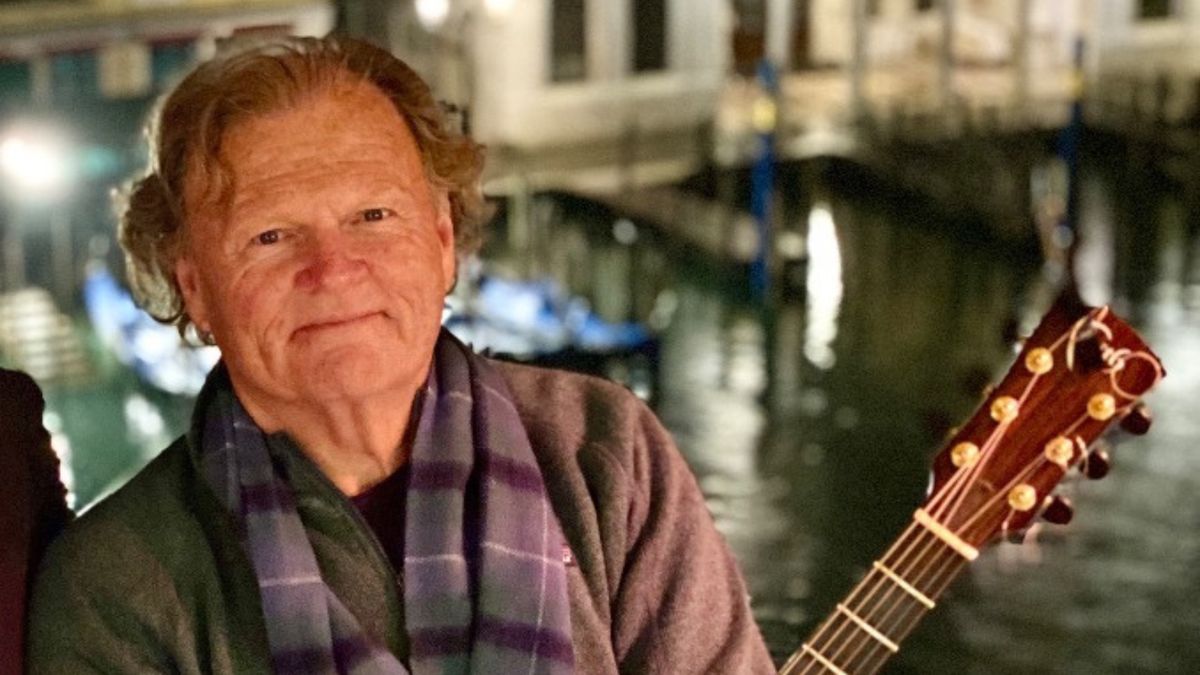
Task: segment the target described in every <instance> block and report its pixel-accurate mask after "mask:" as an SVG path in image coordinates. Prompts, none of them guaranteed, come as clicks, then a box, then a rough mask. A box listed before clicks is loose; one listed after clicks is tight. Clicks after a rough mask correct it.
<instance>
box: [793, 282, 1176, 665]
mask: <svg viewBox="0 0 1200 675" xmlns="http://www.w3.org/2000/svg"><path fill="white" fill-rule="evenodd" d="M1164 374H1165V371H1164V370H1163V366H1162V363H1161V362H1160V361H1159V359H1158V357H1156V356H1155V355H1154V353H1153V352H1151V351H1150V348H1149V347H1147V346H1146V343H1145V342H1143V341H1142V339H1141V338H1140V337H1139V336H1138V335H1137V333H1135V332H1134V331H1133V329H1132V328H1130V327H1129V326H1128V325H1127V324H1126V323H1125V322H1123V321H1122V320H1120V319H1119V318H1117V317H1116V316H1115V315H1114V314H1113V313H1112V312H1111V311H1110V310H1109V309H1108V308H1107V307H1100V308H1092V307H1085V306H1082V305H1073V306H1072V305H1070V304H1069V303H1063V302H1060V303H1059V304H1057V305H1056V306H1055V307H1054V308H1053V309H1052V310H1051V311H1050V313H1049V314H1048V315H1047V316H1046V317H1045V318H1044V319H1043V320H1042V322H1041V324H1039V325H1038V327H1037V328H1036V329H1035V330H1034V332H1033V334H1032V335H1031V336H1030V337H1029V338H1028V339H1027V340H1026V342H1025V345H1024V348H1023V349H1022V351H1021V353H1020V355H1019V356H1018V357H1017V360H1016V362H1015V363H1014V364H1013V366H1012V367H1011V368H1010V369H1009V371H1008V373H1007V374H1006V375H1005V377H1004V379H1003V380H1001V382H1000V384H999V385H998V386H997V387H995V388H994V389H993V390H992V391H991V392H990V393H989V394H988V395H987V396H986V397H985V400H984V403H983V405H982V406H981V407H980V409H979V410H978V411H976V412H975V414H974V415H973V416H972V417H971V418H970V419H969V420H968V421H967V422H966V424H964V425H963V426H962V427H960V428H959V429H958V430H957V431H954V432H952V433H951V435H950V438H949V440H948V441H947V442H946V445H945V447H944V448H943V449H942V450H941V452H939V453H938V455H937V457H936V458H935V460H934V462H933V482H932V485H931V487H930V491H929V495H928V497H927V498H926V499H925V502H924V503H923V504H921V506H920V507H919V508H918V509H917V510H916V512H915V513H914V514H913V519H912V522H911V524H909V525H908V527H907V528H905V530H904V531H903V532H902V533H901V534H900V536H899V537H898V538H897V539H896V541H895V542H894V543H893V544H892V545H891V547H890V548H888V549H887V552H886V553H884V554H883V556H882V557H880V558H879V559H878V560H876V561H875V562H874V563H872V565H871V569H870V571H869V572H868V573H867V574H866V576H865V577H864V578H863V579H862V581H861V582H859V584H858V585H857V586H855V587H854V589H853V590H852V591H850V594H849V595H847V596H846V597H845V599H843V600H842V601H841V602H840V603H838V604H837V607H836V609H835V610H834V611H833V612H832V613H831V614H830V615H829V616H828V617H827V618H826V619H825V620H824V621H823V622H822V623H821V624H820V625H819V627H818V628H817V629H816V631H815V632H814V633H813V634H812V635H811V636H809V638H808V640H807V641H805V642H804V644H803V645H802V646H801V647H800V649H798V650H797V651H796V652H795V653H794V654H792V656H791V658H789V659H788V661H787V662H786V663H785V664H784V665H783V668H782V669H781V670H780V671H779V672H780V675H817V674H821V673H824V674H830V673H832V674H833V675H860V674H866V673H874V672H876V671H878V670H879V669H880V668H881V667H882V666H883V665H884V664H885V663H886V662H887V660H888V659H889V658H890V657H891V656H892V655H893V654H895V653H896V652H898V651H899V649H900V643H901V642H902V641H903V640H904V639H905V637H907V636H908V635H909V633H910V632H911V631H912V630H913V628H914V627H915V626H916V625H917V623H918V622H919V621H920V620H921V619H922V618H923V617H924V616H925V614H926V613H928V612H929V611H930V610H932V609H933V608H934V606H935V605H936V603H937V600H938V597H939V596H940V595H941V594H942V592H943V591H944V590H945V589H946V587H947V586H949V585H950V583H951V582H952V581H954V579H955V578H956V577H957V576H958V575H959V573H960V572H961V571H962V570H963V569H964V568H965V567H966V565H967V564H968V563H970V562H971V561H972V560H975V558H976V557H977V556H978V555H979V549H980V548H981V547H983V546H985V545H986V544H988V543H989V542H992V541H994V540H996V539H999V538H1001V537H1004V536H1005V535H1011V534H1013V533H1017V532H1021V531H1023V530H1024V529H1026V528H1027V527H1028V526H1029V524H1030V523H1031V521H1033V520H1034V519H1035V518H1037V517H1038V516H1039V515H1042V516H1045V517H1046V518H1047V519H1048V520H1051V521H1056V520H1057V521H1059V522H1061V521H1063V520H1064V517H1063V516H1064V511H1065V512H1066V514H1067V516H1066V518H1065V519H1069V506H1067V505H1066V504H1065V502H1064V501H1063V500H1062V499H1061V498H1059V497H1056V496H1054V495H1053V494H1052V491H1053V489H1054V487H1055V486H1056V485H1058V483H1059V481H1061V480H1062V479H1063V477H1064V476H1066V475H1067V473H1068V471H1070V470H1071V469H1072V468H1075V467H1079V468H1082V469H1084V470H1089V469H1090V470H1091V472H1092V473H1093V474H1094V473H1097V471H1096V469H1097V468H1098V466H1097V465H1102V463H1103V460H1102V459H1098V458H1097V456H1096V455H1095V454H1094V453H1092V454H1091V458H1090V460H1089V447H1090V446H1091V444H1092V443H1093V441H1095V440H1096V438H1097V437H1098V436H1099V435H1100V434H1101V433H1102V432H1103V431H1104V430H1105V429H1106V428H1108V426H1109V425H1110V424H1112V423H1113V422H1115V421H1117V420H1124V421H1125V426H1127V427H1129V428H1130V429H1131V430H1133V431H1135V432H1136V431H1145V427H1146V426H1148V424H1149V418H1148V417H1145V416H1144V415H1143V413H1142V412H1141V408H1140V406H1139V400H1140V398H1141V397H1142V395H1143V394H1145V393H1146V392H1147V391H1149V390H1150V388H1151V387H1153V386H1154V385H1155V384H1157V383H1158V381H1159V380H1160V379H1162V377H1163V376H1164ZM1139 427H1140V428H1139ZM1089 461H1090V462H1091V463H1092V466H1091V467H1089Z"/></svg>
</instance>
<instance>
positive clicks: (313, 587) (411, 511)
mask: <svg viewBox="0 0 1200 675" xmlns="http://www.w3.org/2000/svg"><path fill="white" fill-rule="evenodd" d="M205 389H206V390H208V391H206V392H205V393H204V394H202V395H201V396H202V398H201V401H208V403H207V405H206V406H205V407H204V408H203V409H202V411H201V414H202V415H203V423H204V427H203V436H202V438H201V459H200V463H201V467H202V471H203V473H204V475H205V477H206V479H207V481H208V483H209V485H210V486H211V487H212V488H213V490H214V492H216V494H217V495H218V497H219V498H220V499H221V501H222V502H223V503H224V505H225V507H226V508H227V509H228V510H229V511H230V512H231V513H232V514H233V515H234V517H235V518H237V519H238V520H239V521H240V522H241V523H242V524H243V528H242V531H243V534H244V539H243V544H244V546H245V548H246V550H247V552H248V553H249V556H250V559H251V561H252V562H253V565H254V571H255V574H256V575H257V577H258V585H259V591H260V594H261V596H262V607H263V614H264V618H265V620H266V626H267V637H268V642H269V644H270V648H271V658H272V663H273V666H274V669H275V671H276V672H280V673H284V672H286V673H322V674H324V673H353V674H355V675H357V674H366V673H379V674H385V673H386V674H392V673H408V672H409V671H408V670H406V669H405V667H404V665H403V664H401V663H400V661H399V660H398V659H397V658H396V657H395V656H394V655H393V654H392V653H390V652H389V651H388V650H387V649H386V648H385V647H383V646H381V645H379V644H377V643H376V642H375V641H374V640H372V639H371V638H370V637H369V636H368V635H367V634H366V633H365V632H364V631H363V629H362V627H361V626H360V625H359V623H358V621H357V619H356V618H355V617H354V615H353V614H351V612H350V611H349V610H348V609H347V608H346V606H345V605H344V604H342V602H341V600H340V599H338V597H337V596H336V595H335V594H334V593H333V591H332V590H331V589H330V588H329V586H327V585H326V584H325V582H324V580H323V579H322V578H321V574H320V568H319V567H318V565H317V560H316V556H315V554H314V553H313V549H312V545H311V544H310V543H309V541H308V537H307V535H306V533H305V530H304V525H303V523H302V522H301V520H300V516H299V514H298V513H297V511H296V505H295V502H294V499H293V497H292V492H291V488H290V487H289V486H288V484H287V482H286V480H285V479H284V477H282V476H281V475H280V474H279V471H278V470H277V469H276V467H275V466H274V464H273V463H272V460H271V457H270V455H269V451H268V449H267V444H266V439H265V436H264V434H263V431H262V430H261V429H259V427H258V426H257V425H256V424H255V423H254V421H253V420H251V419H250V416H249V415H248V414H247V413H246V411H245V410H244V409H243V408H242V406H241V404H240V403H239V402H238V400H237V397H236V396H235V395H234V392H233V389H232V387H231V386H230V384H229V379H228V374H227V372H226V371H225V368H224V366H223V365H219V366H218V367H217V368H216V369H215V370H214V372H213V374H212V375H210V376H209V381H208V382H207V383H206V385H205ZM417 424H418V426H417V432H416V438H415V442H414V446H413V452H412V457H411V459H410V462H411V465H410V487H409V490H408V494H407V496H406V498H405V499H406V505H407V509H408V516H407V521H406V524H405V537H406V539H405V554H404V608H405V613H406V621H407V626H406V627H407V630H408V633H409V638H410V645H411V654H410V663H411V666H412V671H411V672H412V673H413V675H427V674H428V675H433V674H435V673H436V674H439V675H448V674H451V673H464V674H465V673H522V674H524V673H529V674H530V675H534V674H539V673H540V674H545V675H568V674H569V673H572V672H573V670H574V667H573V666H574V654H573V650H572V645H571V623H570V616H569V612H568V604H567V579H566V571H565V569H564V565H563V561H562V552H563V541H564V539H563V537H562V534H561V532H560V530H559V527H558V522H557V520H556V519H555V517H554V514H553V512H552V511H551V508H550V502H549V500H548V499H547V496H546V491H545V486H544V484H543V482H542V475H541V471H540V469H539V468H538V465H537V462H536V461H535V459H534V456H533V451H532V449H531V448H530V446H529V439H528V437H527V436H526V434H525V429H524V427H523V426H522V424H521V421H520V418H519V417H518V416H517V411H516V409H515V408H514V407H513V403H512V401H511V398H510V396H509V395H508V390H507V387H506V386H505V384H504V382H503V380H502V379H501V378H500V376H499V375H498V374H497V373H496V372H495V371H494V370H492V368H491V367H490V366H489V365H488V364H487V363H486V362H485V361H483V360H482V359H480V358H478V357H476V356H475V355H474V354H472V353H471V352H470V351H469V350H468V349H467V348H466V347H464V346H463V345H461V344H460V343H458V342H457V341H456V340H454V339H453V338H451V337H449V336H448V335H447V334H445V333H443V335H442V336H441V337H440V338H439V340H438V343H437V347H436V349H435V355H434V367H433V369H432V371H431V373H430V376H429V381H428V383H427V385H426V392H425V396H424V400H423V402H422V404H421V411H420V419H419V421H418V423H417ZM347 508H353V507H352V506H350V505H349V504H347Z"/></svg>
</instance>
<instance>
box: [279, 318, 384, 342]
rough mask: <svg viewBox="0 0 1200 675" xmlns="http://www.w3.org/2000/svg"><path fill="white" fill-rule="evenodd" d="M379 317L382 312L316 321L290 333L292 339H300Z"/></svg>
mask: <svg viewBox="0 0 1200 675" xmlns="http://www.w3.org/2000/svg"><path fill="white" fill-rule="evenodd" d="M381 315H383V312H366V313H364V314H356V315H354V316H348V317H345V318H340V319H331V320H328V321H317V322H314V323H310V324H305V325H303V326H301V327H299V328H297V329H296V330H295V331H294V332H293V333H292V337H300V336H302V335H306V334H312V333H318V332H321V331H325V330H331V329H337V328H346V327H349V326H352V325H354V324H357V323H361V322H363V321H367V320H368V319H373V318H375V317H376V316H381Z"/></svg>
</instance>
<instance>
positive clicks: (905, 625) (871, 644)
mask: <svg viewBox="0 0 1200 675" xmlns="http://www.w3.org/2000/svg"><path fill="white" fill-rule="evenodd" d="M1081 323H1082V320H1081V321H1080V322H1078V323H1077V324H1076V328H1075V331H1077V330H1078V328H1079V326H1080V324H1081ZM1075 331H1072V333H1071V338H1072V341H1073V339H1074V336H1075ZM1062 339H1063V338H1060V339H1059V340H1058V341H1056V343H1055V346H1057V344H1058V343H1061V341H1062ZM1135 357H1140V358H1145V359H1146V360H1147V361H1148V362H1149V363H1150V364H1151V365H1152V366H1153V367H1155V370H1156V376H1157V377H1156V381H1157V378H1161V367H1159V366H1157V364H1156V363H1155V362H1154V360H1153V358H1151V357H1149V356H1147V355H1144V354H1143V353H1142V352H1138V353H1136V355H1135ZM1122 365H1123V363H1122ZM1037 378H1038V376H1037V375H1035V376H1034V377H1033V378H1031V381H1030V382H1029V383H1028V384H1027V386H1026V390H1025V392H1024V393H1023V394H1022V397H1021V399H1022V400H1021V403H1024V401H1025V399H1026V398H1027V397H1028V395H1029V392H1030V391H1031V390H1032V388H1033V386H1034V384H1035V383H1036V380H1037ZM1112 379H1113V385H1114V387H1113V388H1114V390H1119V391H1120V393H1122V394H1124V393H1125V392H1124V391H1123V390H1120V388H1119V385H1118V383H1117V382H1116V381H1115V375H1114V376H1113V378H1112ZM1130 407H1131V406H1130ZM1078 423H1079V421H1077V422H1076V424H1074V425H1072V428H1075V427H1077V426H1078ZM995 431H999V429H997V430H995ZM996 435H1001V436H1002V435H1003V432H1001V433H1000V434H996V433H995V432H994V433H993V436H996ZM989 440H991V439H989ZM1043 464H1044V462H1043ZM973 468H977V467H973ZM1032 468H1034V467H1031V469H1032ZM1029 471H1030V469H1027V470H1026V472H1025V473H1028V472H1029ZM959 475H962V474H959ZM956 477H957V476H956ZM969 482H970V481H968V483H969ZM965 492H966V490H962V491H960V495H959V501H960V502H961V499H962V496H963V493H965ZM1005 492H1006V491H1002V492H1000V493H999V494H1000V495H1003V494H1005ZM942 494H943V495H945V494H948V492H947V491H943V492H942ZM957 506H958V504H957V503H956V507H957ZM976 515H978V513H977V514H976ZM913 527H915V525H910V526H909V528H908V529H907V530H906V531H905V534H903V535H902V536H901V538H900V540H898V541H897V544H898V543H899V542H900V541H902V540H903V539H905V538H906V537H907V536H908V534H909V532H910V531H911V530H912V528H913ZM932 543H935V544H936V543H939V542H938V540H937V538H936V537H934V541H933V542H932ZM912 545H913V542H910V543H909V544H908V546H906V549H908V548H911V546H912ZM895 546H896V545H895V544H894V545H893V547H892V548H895ZM926 548H927V549H928V547H926ZM890 552H891V549H889V552H888V553H885V555H884V559H885V560H886V559H887V557H888V556H889V555H890ZM942 552H943V553H944V554H945V555H946V556H947V561H949V565H946V564H942V565H939V566H938V568H939V569H937V570H935V571H934V574H933V576H932V577H931V581H934V582H937V580H938V577H939V576H942V575H944V573H945V571H950V572H951V573H950V574H948V575H945V579H943V580H941V581H940V582H937V583H936V590H935V591H934V597H937V596H939V595H940V594H941V593H942V592H943V591H944V589H945V587H947V586H948V585H949V583H951V582H952V581H953V580H954V579H955V578H956V577H957V572H958V570H957V569H956V568H960V567H961V566H962V565H963V564H964V563H965V560H963V559H962V558H961V556H959V555H957V553H956V552H954V551H950V550H947V549H943V550H942ZM906 553H907V551H906ZM921 553H923V552H919V553H918V557H917V559H916V560H915V561H914V566H919V565H920V559H921V558H922V557H923V556H922V555H921ZM936 554H937V551H936V549H935V556H936ZM903 557H906V556H902V558H901V559H902V560H903ZM955 563H957V564H955ZM929 567H930V566H926V569H928V568H929ZM871 576H872V573H868V575H867V577H866V578H864V579H863V581H862V582H860V583H859V585H858V586H856V588H855V590H854V591H853V592H852V593H851V595H850V596H849V597H848V598H847V601H846V604H845V605H843V606H844V607H846V608H847V609H850V611H852V612H854V613H855V614H856V615H857V614H858V613H860V612H861V613H864V614H866V615H867V616H868V617H872V618H873V617H874V615H875V614H876V613H877V612H872V611H869V610H868V611H866V612H863V609H862V608H863V607H865V606H866V603H867V602H869V600H870V599H871V598H872V597H873V596H874V594H875V592H876V591H877V590H878V588H879V587H880V586H879V585H878V583H876V585H875V587H874V588H871V590H870V591H869V592H868V593H867V596H866V598H865V599H864V600H862V601H861V602H862V606H861V607H858V608H854V601H853V598H854V597H855V596H856V595H857V594H858V593H859V592H861V590H862V589H864V588H867V587H869V584H870V578H871ZM881 576H882V575H881ZM881 581H882V579H880V582H881ZM896 590H897V588H896V585H895V584H892V585H890V586H886V587H884V593H883V596H882V597H881V598H879V599H878V600H877V602H876V607H879V606H881V605H885V612H886V613H885V614H884V615H883V618H882V619H880V620H879V623H880V624H885V623H892V622H888V621H887V617H889V616H890V614H891V611H892V610H894V609H895V608H896V607H897V606H899V607H900V608H901V612H902V614H901V618H900V620H899V622H898V624H894V625H898V627H899V631H898V632H897V631H894V630H884V631H880V633H881V634H883V635H895V636H897V639H895V640H893V641H894V642H896V643H898V642H899V641H900V640H903V638H904V637H906V636H907V635H908V632H909V631H911V630H912V628H913V627H915V625H916V623H917V622H918V621H919V620H920V618H922V617H923V615H924V614H925V612H926V611H927V610H922V609H921V607H922V606H920V605H917V604H915V603H913V602H911V600H910V602H909V603H908V604H907V605H898V604H897V603H896V602H895V601H891V600H887V598H888V596H889V595H890V594H891V593H892V592H894V591H896ZM900 590H902V589H900ZM905 593H907V591H905ZM900 597H904V596H900ZM910 609H915V610H917V611H916V613H915V615H912V616H909V617H907V618H905V617H904V614H906V613H910V612H908V610H910ZM839 614H842V612H841V611H837V612H834V613H833V614H831V615H830V617H829V618H828V619H827V620H826V622H824V623H823V624H822V626H821V628H819V629H818V631H817V632H816V633H814V636H813V638H812V639H811V640H810V641H809V643H808V646H809V647H810V648H813V649H815V648H816V647H815V644H816V643H817V642H818V641H819V640H820V638H821V635H822V634H823V633H824V632H826V631H827V630H828V628H829V627H830V626H831V625H832V624H833V623H835V622H836V619H837V617H838V615H839ZM860 618H862V617H860ZM851 622H852V620H851V619H850V618H849V617H844V618H843V619H842V621H841V624H842V625H841V626H840V627H839V628H838V630H837V631H836V632H835V633H834V635H833V636H831V637H830V638H829V641H832V640H833V639H835V638H836V637H837V635H839V634H840V633H841V632H842V629H844V628H845V627H846V626H847V625H850V624H851ZM883 627H884V628H885V629H886V628H887V626H886V625H885V626H883ZM860 630H861V628H860ZM877 630H878V629H877ZM862 632H863V633H864V634H865V635H866V637H870V638H871V639H870V640H869V641H867V640H866V637H864V638H862V639H861V641H862V643H863V645H868V647H867V649H868V652H867V663H866V664H864V665H870V664H871V662H872V661H873V660H874V658H873V656H872V654H873V653H876V652H880V650H882V649H883V648H885V647H886V645H883V644H882V643H880V641H879V640H878V639H876V638H875V637H874V636H871V635H870V634H869V633H867V632H866V631H862ZM889 639H891V638H889ZM860 649H861V645H860V646H859V647H858V648H856V649H855V650H854V651H853V652H852V654H851V658H852V659H857V658H858V652H859V651H860ZM840 652H841V648H839V651H838V653H837V654H840ZM890 652H891V650H890V649H888V650H887V652H880V653H881V654H882V656H883V657H884V659H883V661H882V662H881V663H880V665H882V663H884V662H886V660H887V658H888V657H890ZM802 653H803V650H801V651H800V652H797V655H799V654H802ZM794 660H795V658H793V659H792V660H789V664H791V663H792V661H794ZM811 663H814V664H817V665H820V667H821V668H822V669H825V665H824V664H821V663H820V662H819V661H816V660H815V659H814V660H813V661H812V662H811ZM787 666H788V664H785V669H784V670H781V671H780V672H781V673H784V672H790V670H789V669H788V667H787ZM806 670H807V666H806ZM802 672H803V671H802ZM856 672H859V671H856ZM871 672H874V671H873V670H872V671H871Z"/></svg>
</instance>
